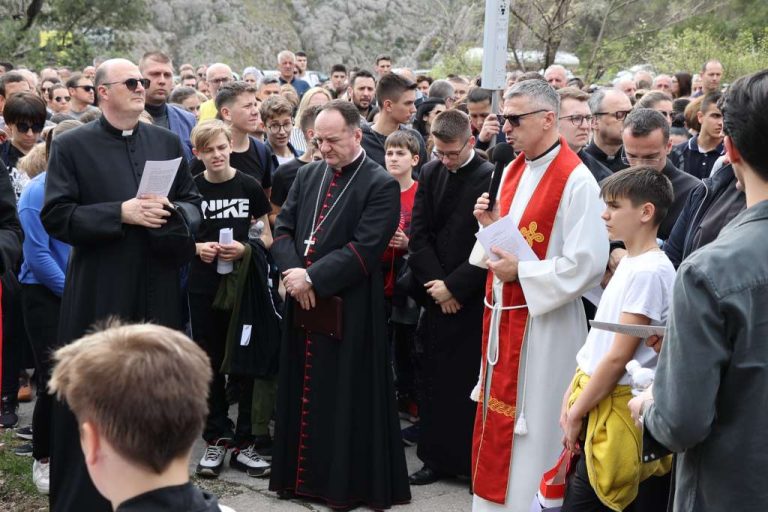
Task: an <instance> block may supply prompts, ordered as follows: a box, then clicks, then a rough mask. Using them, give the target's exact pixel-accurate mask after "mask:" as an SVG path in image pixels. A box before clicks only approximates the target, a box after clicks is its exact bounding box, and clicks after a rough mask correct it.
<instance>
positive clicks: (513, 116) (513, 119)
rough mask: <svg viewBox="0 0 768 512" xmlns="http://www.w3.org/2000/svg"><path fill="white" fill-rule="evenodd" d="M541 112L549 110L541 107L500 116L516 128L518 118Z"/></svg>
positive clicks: (518, 122)
mask: <svg viewBox="0 0 768 512" xmlns="http://www.w3.org/2000/svg"><path fill="white" fill-rule="evenodd" d="M542 112H549V110H547V109H545V108H541V109H539V110H534V111H533V112H526V113H524V114H509V115H502V116H501V117H502V118H503V119H504V120H505V121H506V122H508V123H509V124H510V125H511V126H514V127H515V128H517V127H518V126H520V120H521V119H522V118H524V117H528V116H532V115H533V114H541V113H542Z"/></svg>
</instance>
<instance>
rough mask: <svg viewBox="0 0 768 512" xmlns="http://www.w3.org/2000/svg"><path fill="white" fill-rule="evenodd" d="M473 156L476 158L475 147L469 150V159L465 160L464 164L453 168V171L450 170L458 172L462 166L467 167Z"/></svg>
mask: <svg viewBox="0 0 768 512" xmlns="http://www.w3.org/2000/svg"><path fill="white" fill-rule="evenodd" d="M473 158H475V150H474V149H472V150H471V151H470V152H469V158H467V159H466V160H465V161H464V163H463V164H461V165H460V166H458V167H457V168H456V169H455V170H453V171H450V170H449V172H452V173H457V172H459V169H461V168H462V167H466V166H468V165H469V162H471V161H472V159H473Z"/></svg>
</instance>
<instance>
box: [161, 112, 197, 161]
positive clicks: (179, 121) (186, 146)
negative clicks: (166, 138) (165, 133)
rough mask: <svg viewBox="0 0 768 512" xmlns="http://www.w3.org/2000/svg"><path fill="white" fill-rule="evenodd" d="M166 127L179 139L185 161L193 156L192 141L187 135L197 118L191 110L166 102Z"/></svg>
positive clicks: (190, 159)
mask: <svg viewBox="0 0 768 512" xmlns="http://www.w3.org/2000/svg"><path fill="white" fill-rule="evenodd" d="M167 106H168V128H169V129H170V130H171V131H172V132H173V133H175V134H176V135H178V136H179V138H180V139H181V148H182V149H183V150H184V158H186V159H187V163H189V162H191V161H192V159H193V158H194V155H193V154H192V141H191V140H190V139H189V135H190V134H191V133H192V128H194V127H195V124H196V123H197V120H195V116H194V115H192V113H191V112H187V111H186V110H184V109H183V108H181V107H178V106H176V105H172V104H170V103H168V105H167Z"/></svg>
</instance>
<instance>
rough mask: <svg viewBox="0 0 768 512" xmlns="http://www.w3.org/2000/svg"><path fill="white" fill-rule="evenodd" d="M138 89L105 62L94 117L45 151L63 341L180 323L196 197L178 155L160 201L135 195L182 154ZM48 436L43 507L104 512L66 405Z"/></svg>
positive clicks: (122, 68) (138, 80)
mask: <svg viewBox="0 0 768 512" xmlns="http://www.w3.org/2000/svg"><path fill="white" fill-rule="evenodd" d="M144 87H145V83H144V82H143V79H142V76H141V73H140V72H139V68H138V67H136V66H135V65H134V64H133V63H132V62H130V61H127V60H124V59H113V60H108V61H106V62H104V63H103V64H102V65H101V66H99V69H98V70H97V72H96V90H97V94H98V98H99V104H100V106H101V109H102V111H103V116H102V117H101V119H99V120H96V121H93V122H91V123H88V124H86V125H85V126H82V127H80V128H78V129H76V130H71V131H69V132H67V133H65V134H63V135H61V136H60V137H57V138H56V139H55V140H54V141H53V144H52V147H51V156H50V160H49V166H48V178H47V181H46V190H45V202H44V205H43V209H42V211H41V214H40V216H41V219H42V222H43V225H44V226H45V228H46V230H47V231H48V233H49V234H50V235H51V236H52V237H55V238H57V239H59V240H61V241H63V242H66V243H68V244H71V245H72V253H71V256H70V261H69V267H68V269H67V277H66V284H65V287H64V296H63V297H62V303H61V322H60V325H59V341H60V343H62V344H67V343H70V342H72V341H74V340H75V339H77V338H79V337H80V336H82V335H83V334H84V333H85V332H86V331H87V330H88V329H89V328H90V327H91V326H92V325H93V324H94V322H99V321H103V320H106V319H107V318H109V317H111V316H115V317H119V318H120V319H122V320H124V321H127V322H141V321H151V322H153V323H156V324H160V325H165V326H168V327H173V328H177V329H181V328H182V327H183V325H182V294H181V288H180V276H179V275H180V272H179V271H180V267H181V266H182V265H184V264H186V263H187V262H188V261H189V260H191V259H192V258H193V257H194V254H195V250H194V240H193V239H192V236H191V232H192V231H191V229H190V224H194V223H195V222H196V221H199V217H200V210H199V205H200V195H199V194H198V192H197V189H196V188H195V185H194V183H193V182H192V176H191V175H190V173H189V171H188V170H187V167H186V161H185V160H184V158H181V160H180V162H179V163H178V164H177V165H178V169H177V170H176V173H175V178H174V181H173V184H172V186H171V189H170V192H169V193H168V196H167V197H165V196H162V197H161V196H156V195H152V196H142V197H140V198H137V197H136V195H137V191H138V186H139V181H140V180H141V176H142V173H143V171H144V165H145V163H146V162H147V160H160V161H169V160H174V159H176V158H179V157H183V152H182V147H181V142H180V140H179V138H178V136H176V135H175V134H173V133H172V132H170V131H168V130H166V129H164V128H159V127H155V126H151V125H148V124H145V123H140V122H139V115H140V114H141V112H142V111H143V110H144V92H145V90H144ZM93 385H94V386H98V385H100V384H99V383H98V382H94V383H93ZM157 385H159V386H162V382H158V383H157ZM51 431H52V433H53V438H52V440H51V492H50V503H51V511H53V512H57V511H74V510H78V511H79V510H83V511H85V510H87V511H89V512H98V511H102V510H103V511H110V510H111V506H110V503H109V502H108V501H107V500H105V499H104V498H103V497H102V496H101V495H100V494H99V493H98V491H97V490H96V488H95V487H94V486H93V483H92V482H91V479H90V477H89V476H88V473H87V471H86V467H85V461H84V458H83V454H82V452H81V450H80V441H79V438H80V436H79V432H78V425H77V422H76V420H75V417H74V415H73V414H72V412H71V411H70V410H69V408H68V407H67V405H66V404H65V403H62V402H59V401H56V402H55V403H54V408H53V411H52V426H51Z"/></svg>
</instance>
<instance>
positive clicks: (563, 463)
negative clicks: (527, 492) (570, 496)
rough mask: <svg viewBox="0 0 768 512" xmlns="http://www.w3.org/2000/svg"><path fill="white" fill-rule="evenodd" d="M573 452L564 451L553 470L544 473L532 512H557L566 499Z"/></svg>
mask: <svg viewBox="0 0 768 512" xmlns="http://www.w3.org/2000/svg"><path fill="white" fill-rule="evenodd" d="M571 459H572V456H571V452H569V451H568V450H563V451H562V453H561V454H560V457H558V459H557V464H555V465H554V466H553V467H552V469H550V470H549V471H547V472H546V473H544V475H543V476H542V477H541V483H540V484H539V491H538V492H537V493H536V496H534V497H533V502H532V503H531V509H530V512H543V511H546V512H557V511H559V510H560V507H562V506H563V499H564V498H565V480H566V477H567V476H568V472H569V470H570V468H571Z"/></svg>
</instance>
